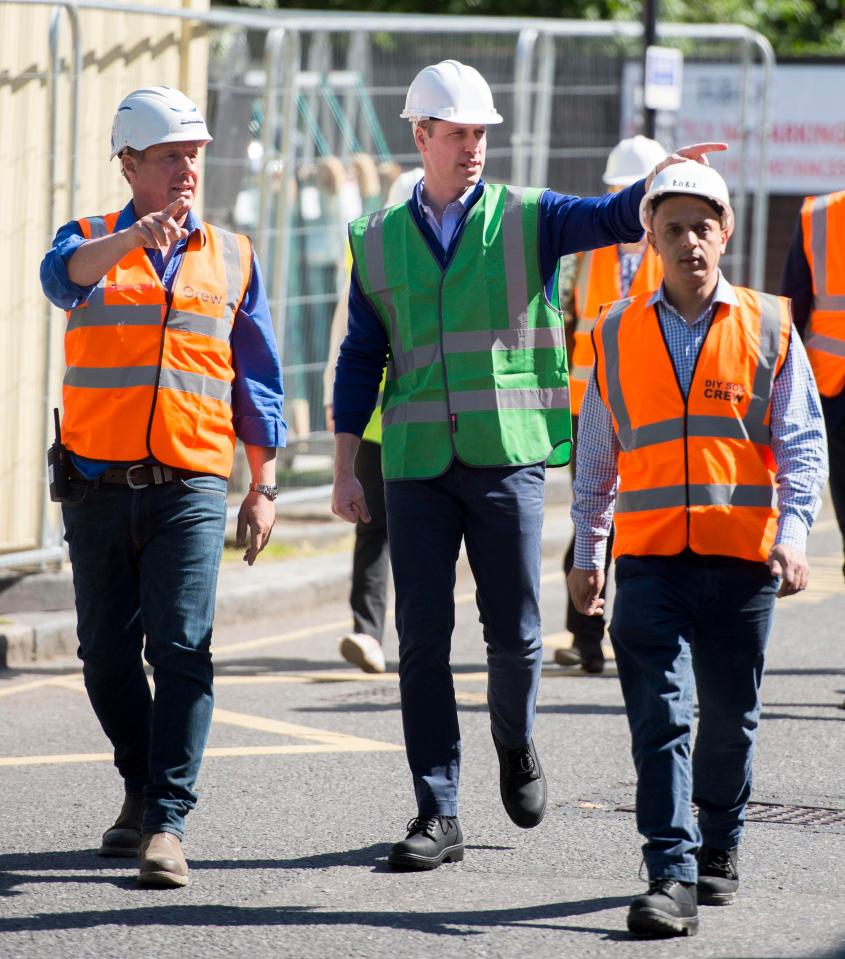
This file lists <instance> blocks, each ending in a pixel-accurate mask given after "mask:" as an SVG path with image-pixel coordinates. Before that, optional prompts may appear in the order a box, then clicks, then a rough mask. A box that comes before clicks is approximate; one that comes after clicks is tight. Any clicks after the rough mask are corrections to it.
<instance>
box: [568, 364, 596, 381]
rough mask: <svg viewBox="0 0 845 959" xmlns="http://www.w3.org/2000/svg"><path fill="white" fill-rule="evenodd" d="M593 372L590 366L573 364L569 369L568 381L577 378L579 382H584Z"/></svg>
mask: <svg viewBox="0 0 845 959" xmlns="http://www.w3.org/2000/svg"><path fill="white" fill-rule="evenodd" d="M592 372H593V368H592V366H573V367H572V369H571V370H570V371H569V381H570V383H571V382H572V381H573V380H577V381H578V382H579V383H586V382H587V381H588V380H589V378H590V373H592Z"/></svg>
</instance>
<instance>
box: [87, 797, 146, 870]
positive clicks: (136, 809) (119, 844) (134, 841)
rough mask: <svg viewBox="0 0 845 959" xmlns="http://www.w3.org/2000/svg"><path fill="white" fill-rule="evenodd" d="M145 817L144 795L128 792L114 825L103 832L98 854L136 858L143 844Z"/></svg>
mask: <svg viewBox="0 0 845 959" xmlns="http://www.w3.org/2000/svg"><path fill="white" fill-rule="evenodd" d="M143 819H144V797H143V796H133V795H132V794H131V793H126V796H125V797H124V800H123V806H122V807H121V809H120V813H119V814H118V817H117V819H116V820H115V822H114V825H113V826H112V827H111V828H109V829H107V830H106V831H105V832H104V833H103V841H102V844H101V845H100V848H99V849H98V850H97V855H98V856H119V857H120V858H122V859H135V858H136V857H137V855H138V847H139V846H140V845H141V824H142V821H143Z"/></svg>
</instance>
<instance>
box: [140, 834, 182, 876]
mask: <svg viewBox="0 0 845 959" xmlns="http://www.w3.org/2000/svg"><path fill="white" fill-rule="evenodd" d="M138 882H139V884H140V885H142V886H159V887H164V888H170V887H172V886H186V885H187V884H188V864H187V863H186V862H185V855H184V853H183V852H182V840H181V839H180V838H179V837H178V836H174V835H173V834H172V833H169V832H155V833H147V834H146V835H145V836H143V837H142V838H141V848H140V849H139V850H138Z"/></svg>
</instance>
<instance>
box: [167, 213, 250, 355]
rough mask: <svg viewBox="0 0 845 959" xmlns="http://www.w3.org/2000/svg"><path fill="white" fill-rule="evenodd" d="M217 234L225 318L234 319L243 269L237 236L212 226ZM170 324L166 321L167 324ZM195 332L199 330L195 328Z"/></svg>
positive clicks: (238, 302) (239, 295)
mask: <svg viewBox="0 0 845 959" xmlns="http://www.w3.org/2000/svg"><path fill="white" fill-rule="evenodd" d="M214 229H215V232H216V233H217V235H218V236H219V237H220V242H221V246H222V247H223V268H224V270H225V271H226V317H225V318H226V319H227V320H229V321H231V320H233V319H234V316H235V311H236V310H237V308H238V306H240V302H241V293H242V291H243V288H244V285H245V284H244V279H245V278H244V276H243V270H242V269H241V250H240V247H239V246H238V238H237V237H236V236H235V234H234V233H230V232H229V231H228V230H220V229H217V228H216V227H215V228H214ZM170 325H172V324H169V323H168V326H170ZM196 332H201V331H199V330H197V331H196ZM215 335H216V334H214V333H209V334H208V336H215ZM218 339H228V333H227V334H226V336H224V337H220V336H218Z"/></svg>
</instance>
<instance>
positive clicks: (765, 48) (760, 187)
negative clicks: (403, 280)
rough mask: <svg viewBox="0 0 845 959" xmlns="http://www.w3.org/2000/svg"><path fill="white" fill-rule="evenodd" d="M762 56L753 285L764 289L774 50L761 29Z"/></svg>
mask: <svg viewBox="0 0 845 959" xmlns="http://www.w3.org/2000/svg"><path fill="white" fill-rule="evenodd" d="M753 37H754V41H755V43H756V44H757V46H758V47H759V49H760V55H761V57H762V59H763V89H762V91H761V98H762V103H761V109H760V126H759V128H758V131H757V136H758V142H757V164H758V166H757V193H756V195H755V197H754V219H753V225H752V233H751V286H752V287H753V288H754V289H755V290H762V289H763V288H764V286H765V282H766V248H767V243H766V240H767V236H766V231H767V229H768V225H769V187H768V184H767V183H766V173H767V166H766V164H767V157H766V148H767V146H768V143H769V97H770V95H771V84H772V69H773V67H774V65H775V53H774V50H772V45H771V44H770V43H769V41H768V40H767V39H766V38H765V37H764V36H763V35H762V34H760V33H755V34H753Z"/></svg>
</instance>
